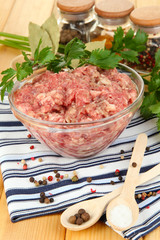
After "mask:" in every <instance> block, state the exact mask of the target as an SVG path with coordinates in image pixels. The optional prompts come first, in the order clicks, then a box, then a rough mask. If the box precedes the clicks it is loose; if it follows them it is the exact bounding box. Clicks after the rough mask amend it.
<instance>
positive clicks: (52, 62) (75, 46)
mask: <svg viewBox="0 0 160 240" xmlns="http://www.w3.org/2000/svg"><path fill="white" fill-rule="evenodd" d="M141 35H142V39H143V40H141V38H140V36H141ZM144 36H145V35H144V33H142V32H138V34H136V35H135V38H136V40H134V37H133V30H129V32H128V33H127V34H126V35H125V34H124V31H123V29H122V28H121V27H119V28H118V29H117V31H116V32H115V35H114V41H113V46H112V49H110V50H108V49H105V48H101V49H95V50H92V51H89V50H87V49H86V45H85V44H84V43H83V42H82V41H81V40H79V39H78V38H74V39H72V40H71V41H70V42H69V43H68V44H67V45H66V46H65V47H64V49H63V51H64V54H63V55H60V54H57V55H54V53H53V50H52V49H51V47H45V48H41V47H42V46H41V44H42V43H43V42H42V40H41V39H40V41H39V43H38V47H36V50H35V52H34V56H33V60H31V59H30V58H29V57H28V55H27V54H26V53H24V52H23V56H24V60H25V61H24V62H23V63H22V64H19V63H17V64H16V70H13V69H11V68H9V69H7V70H5V71H3V72H2V75H4V76H3V78H2V82H1V84H0V87H2V89H1V99H2V101H3V99H4V92H5V91H8V92H10V91H11V89H12V87H13V85H14V82H13V80H14V78H17V80H18V81H21V80H22V79H24V78H26V77H27V76H30V75H31V74H32V73H33V69H35V68H40V67H43V66H46V67H47V69H48V70H52V71H53V72H59V71H61V70H62V69H64V68H67V69H72V68H73V65H72V61H73V60H78V66H82V65H85V64H91V65H95V66H98V67H100V68H102V69H110V68H115V67H117V66H118V63H119V62H120V61H121V60H122V59H123V58H125V59H130V61H136V62H137V61H138V59H137V56H138V52H137V51H136V47H137V45H138V42H139V46H141V49H144V48H145V46H143V44H145V42H146V37H144ZM128 42H130V46H131V49H128V50H126V51H125V52H124V50H125V49H126V47H127V46H128V45H129V43H128ZM131 43H132V44H131ZM127 44H128V45H127ZM90 47H91V46H90ZM117 53H118V54H117Z"/></svg>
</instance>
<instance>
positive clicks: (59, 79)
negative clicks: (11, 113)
mask: <svg viewBox="0 0 160 240" xmlns="http://www.w3.org/2000/svg"><path fill="white" fill-rule="evenodd" d="M136 97H137V90H136V86H135V85H134V83H133V82H132V81H131V79H130V78H129V76H128V75H126V74H124V73H119V72H118V71H117V69H111V70H102V69H99V68H98V67H96V66H90V65H89V66H85V67H80V68H77V69H75V70H73V71H70V72H60V73H58V74H57V73H53V72H50V71H46V72H45V73H43V74H41V75H40V76H38V77H36V78H35V79H34V80H33V82H32V83H27V84H25V85H24V86H23V87H22V88H21V89H19V90H17V91H16V92H15V94H14V103H15V106H16V107H17V108H18V109H19V110H20V111H22V112H23V113H25V114H26V115H29V116H31V117H34V118H37V119H41V120H47V121H52V122H61V123H76V122H88V121H93V120H98V119H101V118H106V117H109V116H111V115H113V114H115V113H117V112H119V111H121V110H122V109H124V108H126V107H127V106H128V105H130V104H131V103H133V102H134V101H135V99H136Z"/></svg>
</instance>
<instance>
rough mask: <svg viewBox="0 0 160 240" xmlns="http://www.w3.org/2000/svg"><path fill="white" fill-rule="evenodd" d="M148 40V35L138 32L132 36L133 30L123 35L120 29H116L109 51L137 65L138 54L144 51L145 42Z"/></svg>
mask: <svg viewBox="0 0 160 240" xmlns="http://www.w3.org/2000/svg"><path fill="white" fill-rule="evenodd" d="M147 40H148V35H147V34H146V33H145V32H143V31H141V30H138V31H137V32H136V34H134V31H133V29H129V31H128V32H127V33H126V34H125V33H124V31H123V29H122V28H121V27H118V28H117V30H116V32H115V34H114V40H113V44H112V48H111V51H113V52H117V53H119V54H120V55H121V56H122V58H123V59H125V60H127V61H129V62H136V63H138V62H139V61H138V59H137V56H138V52H142V51H144V50H145V49H146V42H147Z"/></svg>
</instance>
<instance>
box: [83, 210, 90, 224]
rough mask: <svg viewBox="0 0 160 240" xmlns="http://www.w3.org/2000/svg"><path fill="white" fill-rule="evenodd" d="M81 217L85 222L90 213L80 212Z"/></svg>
mask: <svg viewBox="0 0 160 240" xmlns="http://www.w3.org/2000/svg"><path fill="white" fill-rule="evenodd" d="M81 218H82V219H83V221H84V222H87V221H88V220H89V219H90V215H89V213H87V212H84V213H82V215H81Z"/></svg>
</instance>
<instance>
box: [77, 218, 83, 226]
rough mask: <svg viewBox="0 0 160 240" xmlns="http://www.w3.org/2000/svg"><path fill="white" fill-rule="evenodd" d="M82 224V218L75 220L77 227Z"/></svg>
mask: <svg viewBox="0 0 160 240" xmlns="http://www.w3.org/2000/svg"><path fill="white" fill-rule="evenodd" d="M82 223H83V219H82V218H80V217H79V218H77V220H76V224H77V225H81V224H82Z"/></svg>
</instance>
